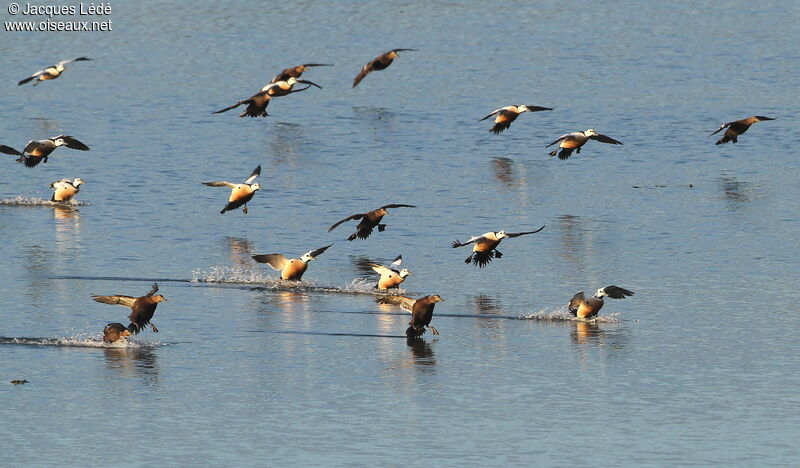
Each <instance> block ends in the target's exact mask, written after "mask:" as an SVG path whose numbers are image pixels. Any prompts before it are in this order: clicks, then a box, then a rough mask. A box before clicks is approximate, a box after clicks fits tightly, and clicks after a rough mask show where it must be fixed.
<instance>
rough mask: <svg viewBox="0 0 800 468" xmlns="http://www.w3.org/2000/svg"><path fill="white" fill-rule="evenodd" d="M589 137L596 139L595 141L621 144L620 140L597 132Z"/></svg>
mask: <svg viewBox="0 0 800 468" xmlns="http://www.w3.org/2000/svg"><path fill="white" fill-rule="evenodd" d="M589 139H591V140H597V141H599V142H601V143H610V144H612V145H621V144H622V142H621V141H617V140H615V139H613V138H611V137H609V136H605V135H602V134H600V133H598V134H597V135H592V136H590V137H589Z"/></svg>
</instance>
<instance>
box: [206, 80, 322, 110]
mask: <svg viewBox="0 0 800 468" xmlns="http://www.w3.org/2000/svg"><path fill="white" fill-rule="evenodd" d="M297 83H304V84H307V85H308V86H306V87H305V88H301V89H292V88H293V87H294V85H295V84H297ZM311 86H316V87H317V88H320V89H322V87H321V86H320V85H318V84H316V83H312V82H310V81H307V80H298V79H297V78H293V77H290V78H289V79H287V80H285V81H276V82H274V83H273V82H270V83H268V84H266V85H264V87H263V88H261V89H260V90H259V91H258V92H257V93H256V94H254V95H252V96H250V97H249V98H247V99H242V100H241V101H238V102H237V103H236V104H234V105H232V106H228V107H226V108H224V109H220V110H218V111H216V112H212V114H221V113H223V112H228V111H229V110H231V109H235V108H237V107H239V106H241V105H243V104H247V107H246V108H245V109H244V111H243V112H242V113H241V114H239V117H266V116H268V115H269V114H267V106H268V105H269V101H270V100H271V99H272V98H274V97H279V96H286V95H288V94H291V93H299V92H300V91H305V90H307V89H308V88H310V87H311Z"/></svg>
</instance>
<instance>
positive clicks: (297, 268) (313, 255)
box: [253, 244, 333, 281]
mask: <svg viewBox="0 0 800 468" xmlns="http://www.w3.org/2000/svg"><path fill="white" fill-rule="evenodd" d="M331 245H333V244H329V245H326V246H325V247H320V248H318V249H316V250H309V251H308V252H306V253H304V254H303V256H302V257H300V258H293V259H291V260H290V259H287V258H286V257H284V256H283V255H281V254H264V255H253V260H255V261H257V262H258V263H266V264H267V265H269V266H270V267H272V269H273V270H275V271H280V272H281V279H284V280H290V281H300V280H301V279H302V278H303V273H305V272H306V269H307V268H308V262H310V261H312V260H316V259H317V257H318V256H320V255H321V254H322V253H323V252H325V251H326V250H328V248H329V247H330V246H331Z"/></svg>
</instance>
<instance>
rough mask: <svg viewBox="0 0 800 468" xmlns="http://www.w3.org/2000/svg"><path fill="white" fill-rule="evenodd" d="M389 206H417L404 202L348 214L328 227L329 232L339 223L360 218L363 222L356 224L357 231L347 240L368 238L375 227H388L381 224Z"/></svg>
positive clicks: (380, 228) (380, 229) (380, 230)
mask: <svg viewBox="0 0 800 468" xmlns="http://www.w3.org/2000/svg"><path fill="white" fill-rule="evenodd" d="M388 208H416V206H414V205H404V204H402V203H393V204H391V205H383V206H382V207H380V208H378V209H376V210H372V211H367V212H366V213H357V214H354V215H351V216H348V217H346V218H344V219H343V220H341V221H337V222H336V223H335V224H334V225H333V226H331V227H330V228H329V229H328V232H331V231H333V230H334V229H336V227H337V226H338V225H340V224H342V223H344V222H345V221H350V220H351V219H360V220H361V222H359V223H358V225H357V226H356V232H355V233H353V234H351V235H350V237H348V238H347V240H349V241H352V240H354V239H356V238H358V239H366V238H367V237H369V236H370V234H372V229H373V228H375V227H377V228H378V232H383V231H384V229H386V225H385V224H381V220H382V219H383V217H384V216H386V215H387V214H389V212H388V211H386V210H387V209H388Z"/></svg>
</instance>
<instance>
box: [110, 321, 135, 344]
mask: <svg viewBox="0 0 800 468" xmlns="http://www.w3.org/2000/svg"><path fill="white" fill-rule="evenodd" d="M130 335H131V332H130V330H128V329H127V328H126V327H125V325H123V324H121V323H119V322H114V323H109V324H108V325H106V327H105V328H104V329H103V341H105V342H106V343H114V342H117V341H119V340H124V339H125V337H126V336H130Z"/></svg>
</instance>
